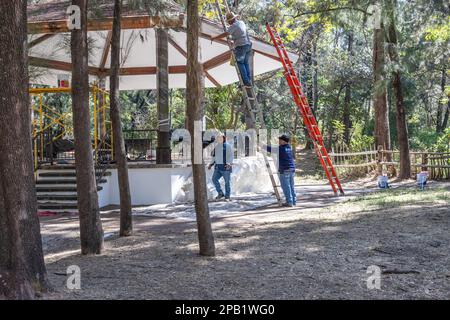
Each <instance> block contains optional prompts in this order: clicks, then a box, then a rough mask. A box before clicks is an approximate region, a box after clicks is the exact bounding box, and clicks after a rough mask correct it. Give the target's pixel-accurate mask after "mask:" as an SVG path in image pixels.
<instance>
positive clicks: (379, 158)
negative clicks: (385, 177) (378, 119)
mask: <svg viewBox="0 0 450 320" xmlns="http://www.w3.org/2000/svg"><path fill="white" fill-rule="evenodd" d="M382 162H383V146H381V145H379V146H378V150H377V174H378V175H379V176H381V175H382V174H383V165H382Z"/></svg>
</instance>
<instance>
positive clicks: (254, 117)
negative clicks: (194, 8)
mask: <svg viewBox="0 0 450 320" xmlns="http://www.w3.org/2000/svg"><path fill="white" fill-rule="evenodd" d="M216 6H217V11H218V13H219V17H220V21H221V22H222V27H223V31H227V25H226V23H225V17H224V14H223V12H222V8H225V11H226V12H230V10H229V7H228V4H227V3H226V1H224V5H221V4H220V3H219V0H216ZM227 43H228V47H229V48H230V51H231V55H232V59H233V60H234V66H235V68H236V73H237V74H238V77H239V83H240V88H241V89H242V93H243V98H244V101H245V105H246V107H247V109H248V110H249V113H250V118H251V121H252V124H253V127H254V128H255V129H256V130H257V132H258V136H259V129H267V128H266V124H265V122H264V116H263V113H262V110H261V108H260V106H259V103H258V99H257V96H256V93H255V90H254V89H253V87H245V85H244V81H243V80H242V75H241V72H240V70H239V66H238V65H237V63H236V57H235V54H234V50H233V44H232V42H231V39H230V37H227ZM258 123H259V126H258ZM261 153H262V155H263V158H264V163H265V165H266V168H267V172H268V173H269V177H270V182H271V184H272V187H273V191H274V193H275V197H276V198H277V202H278V204H279V205H280V206H281V205H282V199H281V196H280V191H279V189H278V188H279V187H280V185H279V184H277V182H276V180H275V174H274V172H273V170H272V166H271V164H270V161H269V158H268V157H267V154H266V152H265V151H263V152H261Z"/></svg>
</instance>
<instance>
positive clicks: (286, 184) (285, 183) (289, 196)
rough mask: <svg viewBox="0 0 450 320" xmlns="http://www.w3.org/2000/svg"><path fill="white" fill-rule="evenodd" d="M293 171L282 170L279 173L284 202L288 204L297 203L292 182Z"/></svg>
mask: <svg viewBox="0 0 450 320" xmlns="http://www.w3.org/2000/svg"><path fill="white" fill-rule="evenodd" d="M294 175H295V173H294V172H291V171H284V172H283V173H279V174H278V176H279V177H280V182H281V189H283V193H284V196H285V197H286V202H287V203H288V204H293V205H296V204H297V195H296V194H295V183H294Z"/></svg>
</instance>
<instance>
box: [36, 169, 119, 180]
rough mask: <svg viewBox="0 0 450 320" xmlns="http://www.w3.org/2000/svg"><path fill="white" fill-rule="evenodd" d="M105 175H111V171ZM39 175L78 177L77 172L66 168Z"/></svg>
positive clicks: (43, 176)
mask: <svg viewBox="0 0 450 320" xmlns="http://www.w3.org/2000/svg"><path fill="white" fill-rule="evenodd" d="M103 176H104V177H107V176H111V172H109V171H107V172H105V173H104V175H103ZM39 177H42V178H65V177H76V172H75V171H73V172H67V171H65V170H59V171H52V172H50V171H49V172H42V173H39Z"/></svg>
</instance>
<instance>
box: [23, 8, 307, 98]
mask: <svg viewBox="0 0 450 320" xmlns="http://www.w3.org/2000/svg"><path fill="white" fill-rule="evenodd" d="M70 4H71V1H55V2H50V3H45V4H40V5H33V6H29V9H28V15H29V19H28V32H29V36H28V39H29V47H30V50H29V57H30V59H29V62H30V66H32V68H33V70H32V71H31V75H32V83H34V84H45V85H51V86H56V85H57V77H58V75H60V74H69V75H70V72H71V57H70V45H69V43H70V33H69V32H68V29H67V25H66V9H67V7H68V6H69V5H70ZM112 6H113V1H111V0H110V1H103V3H102V4H101V5H98V6H97V7H96V10H97V11H99V10H100V11H101V17H98V16H97V17H95V18H94V17H93V14H92V13H91V12H90V17H91V18H90V19H89V25H88V30H89V73H90V75H91V80H92V81H94V80H98V79H99V78H102V77H105V79H106V82H108V73H109V65H110V54H109V53H110V52H109V47H110V45H109V43H110V39H111V31H110V30H111V29H112ZM92 10H93V9H92ZM180 11H181V10H180V9H179V8H178V7H177V6H176V5H170V6H169V10H168V12H169V14H171V16H170V15H169V17H159V16H149V15H148V14H142V13H141V12H136V11H132V10H128V9H127V7H126V6H125V7H124V12H123V16H122V28H123V30H122V39H121V43H122V44H121V47H122V53H121V59H122V64H121V70H120V75H121V76H120V88H121V90H137V89H155V88H156V72H157V68H156V39H155V28H159V27H164V28H167V29H168V33H169V57H168V58H169V59H168V60H169V87H170V88H185V86H186V21H185V18H184V15H183V14H182V13H180ZM221 32H222V28H221V25H220V24H218V23H216V22H213V21H211V20H208V19H206V18H203V19H202V23H201V38H200V39H199V40H200V43H199V44H200V52H199V59H200V62H201V63H202V64H203V68H204V70H205V76H206V79H205V85H206V86H207V87H219V86H225V85H228V84H231V83H234V82H237V81H238V76H237V74H236V70H235V68H234V67H233V66H231V65H230V64H229V60H230V57H231V52H230V50H229V48H228V46H227V44H226V42H225V41H224V40H216V41H214V42H213V43H211V40H210V37H211V36H214V35H217V34H219V33H221ZM252 42H253V50H254V53H255V55H254V59H255V60H254V69H255V70H254V72H255V75H260V74H263V73H266V72H269V71H273V70H276V69H279V68H281V63H280V61H279V59H278V56H277V52H276V49H275V48H274V47H273V46H272V45H270V44H269V43H267V42H265V41H264V40H261V39H258V38H256V37H252ZM290 58H291V60H293V61H294V62H295V61H297V59H298V56H297V55H295V54H290ZM106 85H107V86H108V83H106Z"/></svg>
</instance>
